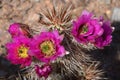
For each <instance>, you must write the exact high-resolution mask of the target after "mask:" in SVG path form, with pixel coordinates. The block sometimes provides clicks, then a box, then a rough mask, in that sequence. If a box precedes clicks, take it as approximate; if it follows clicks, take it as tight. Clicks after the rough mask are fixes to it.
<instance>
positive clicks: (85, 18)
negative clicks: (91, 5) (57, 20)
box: [72, 11, 103, 44]
mask: <svg viewBox="0 0 120 80" xmlns="http://www.w3.org/2000/svg"><path fill="white" fill-rule="evenodd" d="M102 34H103V28H102V27H101V24H100V23H99V20H98V19H96V18H93V14H92V13H89V12H87V11H83V12H82V15H81V16H80V17H79V18H78V19H77V20H76V21H73V27H72V35H73V36H74V37H75V39H76V40H77V41H78V42H80V43H83V44H87V43H89V42H91V43H93V42H95V39H96V38H97V37H99V36H101V35H102Z"/></svg>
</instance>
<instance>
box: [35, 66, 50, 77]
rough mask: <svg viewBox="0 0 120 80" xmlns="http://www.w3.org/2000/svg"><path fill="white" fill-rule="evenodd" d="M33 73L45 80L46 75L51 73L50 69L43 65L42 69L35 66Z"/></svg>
mask: <svg viewBox="0 0 120 80" xmlns="http://www.w3.org/2000/svg"><path fill="white" fill-rule="evenodd" d="M35 71H36V73H37V75H38V76H39V77H45V78H47V77H48V75H49V74H50V73H51V72H52V68H51V66H50V65H43V66H42V67H39V66H38V65H36V66H35Z"/></svg>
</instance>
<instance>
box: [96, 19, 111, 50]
mask: <svg viewBox="0 0 120 80" xmlns="http://www.w3.org/2000/svg"><path fill="white" fill-rule="evenodd" d="M102 28H103V29H104V32H103V34H102V35H101V36H100V37H98V38H97V39H96V41H95V46H96V47H98V48H103V47H104V46H107V45H109V44H110V43H111V41H112V28H111V25H110V22H108V21H105V22H103V25H102Z"/></svg>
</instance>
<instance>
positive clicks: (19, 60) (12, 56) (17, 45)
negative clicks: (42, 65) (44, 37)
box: [6, 36, 31, 67]
mask: <svg viewBox="0 0 120 80" xmlns="http://www.w3.org/2000/svg"><path fill="white" fill-rule="evenodd" d="M29 42H30V40H29V39H28V38H25V37H24V36H19V37H15V38H14V39H13V41H12V42H10V43H7V44H6V48H7V52H8V54H7V59H8V60H10V61H11V63H13V64H15V65H17V64H21V66H23V67H24V66H29V65H30V64H31V57H30V56H29V55H28V50H29V45H28V44H29Z"/></svg>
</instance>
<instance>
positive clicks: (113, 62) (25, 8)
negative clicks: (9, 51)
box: [0, 0, 120, 80]
mask: <svg viewBox="0 0 120 80" xmlns="http://www.w3.org/2000/svg"><path fill="white" fill-rule="evenodd" d="M60 3H61V4H67V3H68V4H72V5H73V11H72V13H73V15H74V16H79V15H80V14H81V12H82V10H84V9H86V10H88V11H90V12H93V13H94V14H95V15H96V16H98V17H100V16H101V15H102V16H104V18H105V19H106V20H110V21H111V24H112V26H114V27H115V31H114V32H113V41H112V43H111V45H110V46H108V47H105V49H103V50H94V51H91V57H93V58H95V59H96V60H98V61H101V69H104V71H105V76H106V77H107V78H108V80H120V0H0V55H1V56H2V55H3V56H4V54H6V51H5V47H4V45H5V43H6V42H8V41H10V35H9V33H8V32H7V30H8V27H9V25H10V24H12V23H14V22H19V23H24V24H28V25H29V26H30V27H38V26H40V23H39V19H40V17H41V15H40V12H41V9H44V8H45V7H51V5H53V4H54V5H56V6H58V5H60ZM98 55H99V56H98ZM96 56H97V57H96ZM10 66H12V65H11V64H10V63H9V62H7V61H6V60H5V59H3V58H2V57H0V77H3V76H6V75H8V73H10V72H12V70H9V69H8V67H9V68H10Z"/></svg>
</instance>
